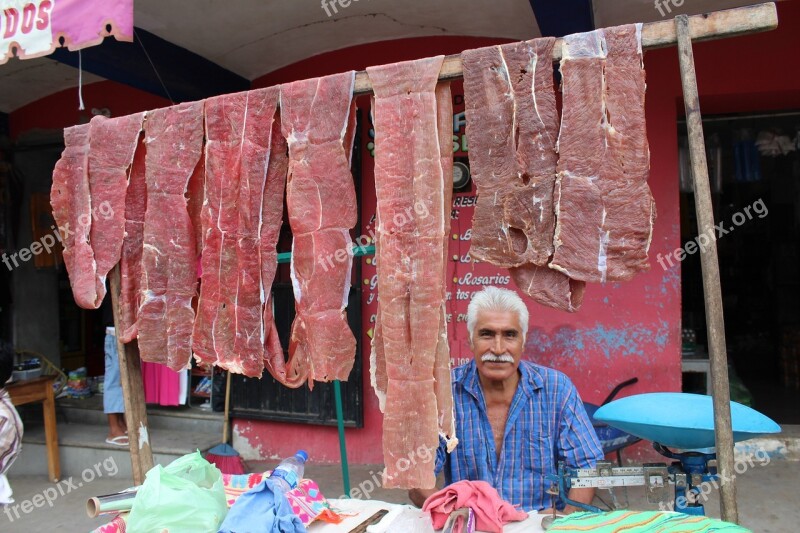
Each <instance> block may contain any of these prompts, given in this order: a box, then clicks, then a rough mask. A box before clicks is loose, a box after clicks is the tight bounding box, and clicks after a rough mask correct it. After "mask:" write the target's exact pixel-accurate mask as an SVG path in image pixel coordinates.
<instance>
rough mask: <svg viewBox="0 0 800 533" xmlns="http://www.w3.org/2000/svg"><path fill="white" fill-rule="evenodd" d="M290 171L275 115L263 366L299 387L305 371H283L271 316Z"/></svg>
mask: <svg viewBox="0 0 800 533" xmlns="http://www.w3.org/2000/svg"><path fill="white" fill-rule="evenodd" d="M288 170H289V154H288V147H287V144H286V139H284V138H283V134H282V133H281V121H280V116H279V114H278V113H276V114H275V121H274V122H273V124H272V147H271V148H270V153H269V168H268V169H267V184H266V187H265V188H264V203H263V206H262V212H263V221H262V225H261V290H262V291H263V293H264V294H265V295H266V296H267V302H266V305H265V306H264V310H263V313H262V320H263V323H264V331H265V332H266V335H267V338H266V345H265V347H264V350H265V352H264V363H265V366H266V368H267V370H268V371H269V373H270V374H271V375H272V376H273V377H275V378H276V379H277V380H278V381H280V382H281V383H283V384H284V385H286V386H289V387H293V388H294V387H299V386H300V385H302V384H303V383H305V381H306V379H307V377H308V367H307V366H299V365H293V366H292V367H290V368H287V367H286V364H285V357H284V353H283V346H281V341H280V338H279V337H278V329H277V327H276V326H275V317H274V316H273V313H272V282H273V280H274V279H275V272H276V271H277V269H278V252H277V249H276V247H277V244H278V238H279V237H280V229H281V223H282V221H283V193H284V189H285V187H286V174H287V172H288Z"/></svg>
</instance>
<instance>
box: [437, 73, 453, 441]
mask: <svg viewBox="0 0 800 533" xmlns="http://www.w3.org/2000/svg"><path fill="white" fill-rule="evenodd" d="M436 121H437V127H438V129H439V151H440V155H441V162H442V175H443V177H444V180H443V188H444V190H443V192H444V202H443V204H444V211H443V213H442V216H443V220H444V233H443V236H442V257H443V260H442V280H445V279H447V263H448V261H447V256H448V255H449V253H448V249H449V245H450V238H449V237H450V207H451V206H452V205H453V187H452V186H450V179H451V176H452V175H453V149H452V145H453V95H452V93H451V92H450V82H442V83H439V84H438V85H437V86H436ZM441 290H442V292H441V306H440V307H441V313H440V314H439V339H438V342H437V344H436V361H435V362H434V366H433V379H434V394H435V395H436V406H437V409H438V416H439V435H441V436H442V437H443V438H444V439H445V440H446V441H447V442H448V451H450V449H452V447H454V446H455V445H456V444H457V443H458V439H457V438H456V425H455V416H454V414H453V390H452V384H451V376H450V344H449V343H448V341H447V310H446V309H445V302H446V294H447V284H446V283H444V282H443V283H442V284H441Z"/></svg>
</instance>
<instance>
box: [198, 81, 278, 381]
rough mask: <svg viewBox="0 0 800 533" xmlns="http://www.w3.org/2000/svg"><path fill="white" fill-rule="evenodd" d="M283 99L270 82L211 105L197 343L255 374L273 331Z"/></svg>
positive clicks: (203, 353) (213, 357) (204, 356)
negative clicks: (273, 170) (269, 323)
mask: <svg viewBox="0 0 800 533" xmlns="http://www.w3.org/2000/svg"><path fill="white" fill-rule="evenodd" d="M277 103H278V89H277V88H269V89H260V90H256V91H248V92H243V93H237V94H231V95H225V96H218V97H215V98H210V99H208V100H207V101H206V106H205V115H206V135H207V138H208V141H207V145H206V162H205V170H206V179H205V197H206V201H205V203H204V208H203V211H202V214H201V220H202V224H203V233H204V239H203V254H202V278H201V279H202V283H201V291H200V299H199V302H198V318H197V320H196V321H195V327H194V346H193V347H194V350H195V355H196V356H197V357H198V359H199V360H201V361H204V362H213V363H215V364H216V365H218V366H220V367H222V368H225V369H227V370H230V371H231V372H235V373H239V374H244V375H247V376H250V377H260V376H261V373H262V371H263V369H264V344H265V341H266V338H267V335H268V333H269V332H268V331H267V330H265V325H264V321H263V312H264V307H265V305H266V303H267V301H266V300H267V295H268V293H265V292H264V290H263V287H262V256H261V246H262V243H261V232H262V224H263V222H264V221H263V217H262V208H263V203H264V193H265V185H266V180H267V173H268V164H269V158H270V148H271V143H272V140H271V135H272V132H273V121H274V117H275V112H276V107H277ZM272 224H273V225H274V222H273V223H272ZM279 224H280V223H279V222H278V225H279ZM273 248H274V246H273ZM270 283H271V280H270Z"/></svg>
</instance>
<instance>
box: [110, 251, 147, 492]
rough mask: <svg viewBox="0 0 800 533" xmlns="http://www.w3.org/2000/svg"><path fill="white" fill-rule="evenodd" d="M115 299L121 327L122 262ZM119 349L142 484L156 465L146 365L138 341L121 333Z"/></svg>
mask: <svg viewBox="0 0 800 533" xmlns="http://www.w3.org/2000/svg"><path fill="white" fill-rule="evenodd" d="M109 282H110V285H111V287H110V289H111V303H112V306H113V309H114V326H115V328H116V330H117V331H121V328H120V327H119V300H120V273H119V265H117V266H115V267H114V268H113V269H112V270H111V272H110V273H109ZM117 351H118V353H119V377H120V381H121V382H122V396H123V398H124V399H125V422H126V424H127V426H128V435H129V437H130V451H131V469H132V471H133V483H134V485H141V484H142V483H143V482H144V476H145V474H146V473H147V471H148V470H150V469H151V468H153V452H152V450H151V449H150V434H149V432H148V426H147V409H146V406H145V402H144V386H143V384H142V366H141V361H140V359H139V346H138V345H137V343H136V341H131V342H129V343H128V344H123V343H122V341H121V340H120V339H119V336H117Z"/></svg>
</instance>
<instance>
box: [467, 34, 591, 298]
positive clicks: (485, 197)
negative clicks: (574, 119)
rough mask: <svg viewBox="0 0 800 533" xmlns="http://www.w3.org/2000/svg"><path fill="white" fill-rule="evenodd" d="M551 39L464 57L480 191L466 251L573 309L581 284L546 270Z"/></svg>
mask: <svg viewBox="0 0 800 533" xmlns="http://www.w3.org/2000/svg"><path fill="white" fill-rule="evenodd" d="M554 44H555V39H553V38H551V37H546V38H542V39H534V40H532V41H528V42H520V43H511V44H506V45H503V46H492V47H487V48H479V49H477V50H467V51H465V52H463V54H462V58H463V64H464V99H465V103H466V114H467V134H468V136H469V140H470V145H471V148H472V149H471V150H470V166H471V170H472V176H473V179H474V180H475V183H476V186H477V193H478V203H477V205H476V207H475V215H474V219H473V228H472V239H471V245H470V255H472V256H473V257H476V258H478V259H481V260H483V261H487V262H489V263H492V264H494V265H497V266H504V267H509V268H510V271H511V274H512V278H513V279H514V281H515V282H517V286H518V287H519V288H520V290H522V291H523V292H524V293H525V294H527V295H528V296H530V297H531V298H533V299H534V300H536V301H537V302H539V303H540V304H542V305H546V306H549V307H553V308H556V309H562V310H565V311H575V310H577V308H578V306H579V305H580V301H581V300H582V298H583V289H584V287H583V284H581V283H576V282H574V280H571V279H569V277H567V276H566V275H564V274H563V273H561V272H555V271H549V270H550V269H549V268H548V267H547V264H548V262H549V260H550V257H551V256H552V254H553V236H554V232H555V223H556V218H555V208H554V198H553V194H554V185H555V181H556V163H557V154H556V142H557V135H558V124H559V122H558V120H559V119H558V111H557V108H556V98H555V89H554V87H553V67H552V55H553V46H554ZM578 295H580V296H578Z"/></svg>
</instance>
